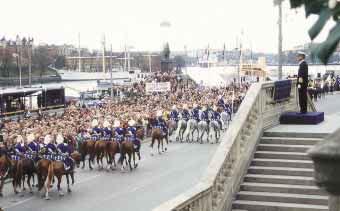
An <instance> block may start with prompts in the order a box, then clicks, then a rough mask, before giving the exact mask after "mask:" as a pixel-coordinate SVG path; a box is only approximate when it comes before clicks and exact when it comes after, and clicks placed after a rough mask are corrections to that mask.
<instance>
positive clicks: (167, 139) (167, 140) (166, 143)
mask: <svg viewBox="0 0 340 211" xmlns="http://www.w3.org/2000/svg"><path fill="white" fill-rule="evenodd" d="M168 145H169V138H168V136H165V151H168Z"/></svg>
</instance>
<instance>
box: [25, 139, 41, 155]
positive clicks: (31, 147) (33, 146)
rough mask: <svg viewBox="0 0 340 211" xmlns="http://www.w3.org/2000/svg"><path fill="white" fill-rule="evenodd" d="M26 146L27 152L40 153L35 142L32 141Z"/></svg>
mask: <svg viewBox="0 0 340 211" xmlns="http://www.w3.org/2000/svg"><path fill="white" fill-rule="evenodd" d="M27 146H28V149H29V151H31V152H35V153H38V152H39V151H40V146H39V144H38V143H36V142H35V141H32V142H31V143H29V144H28V145H27Z"/></svg>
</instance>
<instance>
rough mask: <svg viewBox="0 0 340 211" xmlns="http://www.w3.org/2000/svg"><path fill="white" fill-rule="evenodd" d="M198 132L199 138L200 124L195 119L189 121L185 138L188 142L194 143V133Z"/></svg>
mask: <svg viewBox="0 0 340 211" xmlns="http://www.w3.org/2000/svg"><path fill="white" fill-rule="evenodd" d="M195 131H197V133H198V134H197V137H199V130H198V124H197V121H196V120H195V119H189V121H188V122H187V129H186V130H185V132H184V135H183V137H184V138H185V140H186V141H187V142H193V141H194V133H195ZM190 134H191V141H190Z"/></svg>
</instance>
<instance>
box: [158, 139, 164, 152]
mask: <svg viewBox="0 0 340 211" xmlns="http://www.w3.org/2000/svg"><path fill="white" fill-rule="evenodd" d="M161 144H162V149H163V141H162V140H161V138H158V154H162V153H161V151H160V147H161Z"/></svg>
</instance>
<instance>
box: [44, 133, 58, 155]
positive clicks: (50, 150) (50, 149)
mask: <svg viewBox="0 0 340 211" xmlns="http://www.w3.org/2000/svg"><path fill="white" fill-rule="evenodd" d="M51 142H52V137H51V135H46V136H45V138H44V147H45V148H46V152H45V158H46V159H49V160H52V159H54V155H55V154H56V152H57V147H56V146H55V145H54V144H53V143H51Z"/></svg>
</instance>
